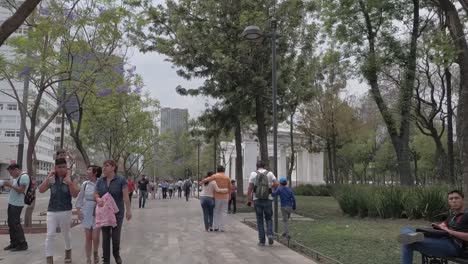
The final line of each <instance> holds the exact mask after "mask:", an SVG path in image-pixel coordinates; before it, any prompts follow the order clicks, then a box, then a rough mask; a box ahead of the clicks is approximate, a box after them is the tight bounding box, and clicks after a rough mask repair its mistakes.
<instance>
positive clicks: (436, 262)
mask: <svg viewBox="0 0 468 264" xmlns="http://www.w3.org/2000/svg"><path fill="white" fill-rule="evenodd" d="M449 261H450V262H452V263H459V264H468V258H436V257H431V256H426V255H424V254H423V255H422V264H448V263H449Z"/></svg>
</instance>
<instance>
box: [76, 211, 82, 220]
mask: <svg viewBox="0 0 468 264" xmlns="http://www.w3.org/2000/svg"><path fill="white" fill-rule="evenodd" d="M76 211H77V214H78V219H79V220H80V221H83V212H81V210H80V209H77V210H76Z"/></svg>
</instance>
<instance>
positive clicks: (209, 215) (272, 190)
mask: <svg viewBox="0 0 468 264" xmlns="http://www.w3.org/2000/svg"><path fill="white" fill-rule="evenodd" d="M265 167H266V165H265V163H264V162H263V161H258V162H257V170H256V171H254V172H252V173H251V175H250V177H249V187H248V191H247V205H248V206H252V205H253V206H254V207H255V213H256V218H257V229H258V238H259V242H258V244H259V245H260V246H264V245H265V244H266V238H268V244H269V245H272V244H273V243H274V240H273V221H272V216H273V197H275V196H278V197H279V198H280V200H281V212H282V215H283V226H284V228H283V230H284V232H283V234H282V235H283V236H286V237H289V236H290V235H289V228H288V224H289V219H290V217H291V212H292V211H293V210H296V199H295V196H294V193H293V191H292V190H291V188H289V187H288V186H287V183H288V182H287V179H286V178H284V177H281V178H280V180H279V182H278V181H277V180H276V177H275V175H274V174H273V173H272V172H271V171H268V170H266V169H265ZM200 185H201V186H202V191H201V192H200V204H201V207H202V210H203V222H204V226H205V230H206V231H207V232H210V231H220V232H224V231H225V212H227V213H233V214H235V213H236V202H237V201H236V200H237V199H236V193H237V186H236V181H235V180H231V179H230V178H229V177H228V176H226V175H225V168H224V167H223V166H219V167H218V168H217V172H216V174H214V173H212V172H208V173H207V175H206V178H205V179H203V180H202V181H201V182H200ZM231 205H233V206H232V209H233V210H231ZM264 221H265V222H266V234H265V225H264Z"/></svg>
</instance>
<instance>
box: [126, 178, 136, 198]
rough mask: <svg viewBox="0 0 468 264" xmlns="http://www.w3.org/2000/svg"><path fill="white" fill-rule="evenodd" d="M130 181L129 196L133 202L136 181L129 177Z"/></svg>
mask: <svg viewBox="0 0 468 264" xmlns="http://www.w3.org/2000/svg"><path fill="white" fill-rule="evenodd" d="M127 183H128V197H129V198H130V203H131V202H132V196H133V191H135V182H133V181H132V177H130V176H128V177H127Z"/></svg>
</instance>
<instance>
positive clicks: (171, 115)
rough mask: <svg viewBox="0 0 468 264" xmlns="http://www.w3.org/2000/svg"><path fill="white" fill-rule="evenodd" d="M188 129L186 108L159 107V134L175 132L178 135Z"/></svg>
mask: <svg viewBox="0 0 468 264" xmlns="http://www.w3.org/2000/svg"><path fill="white" fill-rule="evenodd" d="M187 130H188V110H187V109H176V108H168V107H165V108H162V109H161V134H165V133H170V132H171V133H175V134H176V135H180V134H181V133H182V132H184V131H187Z"/></svg>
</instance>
